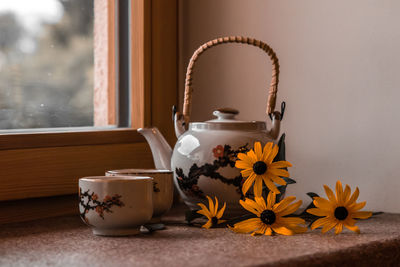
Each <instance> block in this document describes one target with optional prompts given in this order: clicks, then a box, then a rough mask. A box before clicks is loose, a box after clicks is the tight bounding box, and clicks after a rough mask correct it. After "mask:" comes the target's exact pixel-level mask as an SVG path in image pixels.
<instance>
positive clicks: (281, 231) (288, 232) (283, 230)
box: [271, 225, 294, 235]
mask: <svg viewBox="0 0 400 267" xmlns="http://www.w3.org/2000/svg"><path fill="white" fill-rule="evenodd" d="M271 227H272V230H274V232H276V233H278V234H281V235H293V234H294V233H293V231H292V230H290V229H288V228H286V227H284V226H281V227H275V226H274V225H272V226H271Z"/></svg>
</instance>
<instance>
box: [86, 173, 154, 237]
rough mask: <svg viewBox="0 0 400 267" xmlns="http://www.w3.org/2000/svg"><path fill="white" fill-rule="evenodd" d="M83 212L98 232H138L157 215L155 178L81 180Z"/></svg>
mask: <svg viewBox="0 0 400 267" xmlns="http://www.w3.org/2000/svg"><path fill="white" fill-rule="evenodd" d="M79 213H80V216H81V218H82V220H83V221H84V222H85V223H86V224H87V225H89V226H90V227H92V231H93V233H94V234H95V235H105V236H125V235H134V234H138V233H139V232H140V231H139V229H140V226H141V225H143V224H146V223H148V222H149V221H150V219H151V217H152V215H153V178H151V177H141V176H114V177H106V176H92V177H84V178H81V179H79Z"/></svg>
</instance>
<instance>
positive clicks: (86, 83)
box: [0, 0, 94, 129]
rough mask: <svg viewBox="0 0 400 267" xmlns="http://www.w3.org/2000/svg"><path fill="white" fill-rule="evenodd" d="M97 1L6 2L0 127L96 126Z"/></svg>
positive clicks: (1, 21)
mask: <svg viewBox="0 0 400 267" xmlns="http://www.w3.org/2000/svg"><path fill="white" fill-rule="evenodd" d="M93 1H94V0H40V1H32V0H1V1H0V129H21V128H49V127H76V126H93V67H94V64H93V23H94V16H93V15H94V14H93V13H94V12H93Z"/></svg>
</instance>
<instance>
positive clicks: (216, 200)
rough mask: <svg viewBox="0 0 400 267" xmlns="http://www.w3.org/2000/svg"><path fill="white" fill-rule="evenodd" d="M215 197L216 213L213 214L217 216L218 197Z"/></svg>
mask: <svg viewBox="0 0 400 267" xmlns="http://www.w3.org/2000/svg"><path fill="white" fill-rule="evenodd" d="M214 198H215V206H214V213H213V216H217V212H218V199H217V197H216V196H214Z"/></svg>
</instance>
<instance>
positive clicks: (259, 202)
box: [254, 194, 270, 211]
mask: <svg viewBox="0 0 400 267" xmlns="http://www.w3.org/2000/svg"><path fill="white" fill-rule="evenodd" d="M269 195H270V194H268V198H267V203H268V201H269ZM254 199H255V201H256V203H257V205H258V207H257V210H259V211H264V210H266V209H267V206H268V205H266V204H265V200H264V198H263V197H256V198H254Z"/></svg>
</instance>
